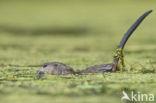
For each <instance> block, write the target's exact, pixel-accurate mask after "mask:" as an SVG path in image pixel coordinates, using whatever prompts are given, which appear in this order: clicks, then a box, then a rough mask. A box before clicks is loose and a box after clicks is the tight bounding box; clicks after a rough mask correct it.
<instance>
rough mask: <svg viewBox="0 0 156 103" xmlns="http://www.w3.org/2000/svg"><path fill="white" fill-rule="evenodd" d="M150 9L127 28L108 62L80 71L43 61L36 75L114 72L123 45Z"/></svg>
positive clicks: (64, 65) (121, 58) (120, 58)
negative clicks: (111, 60) (111, 59)
mask: <svg viewBox="0 0 156 103" xmlns="http://www.w3.org/2000/svg"><path fill="white" fill-rule="evenodd" d="M151 12H152V10H150V11H147V12H145V13H144V14H143V15H142V16H141V17H140V18H139V19H137V21H136V22H135V23H134V24H133V25H132V26H131V27H130V28H129V29H128V31H127V32H126V33H125V35H124V36H123V38H122V40H121V41H120V44H119V46H118V47H117V50H116V55H115V56H114V60H113V62H112V63H109V64H101V65H95V66H91V67H88V68H86V69H84V70H82V71H79V72H75V71H74V70H73V68H72V67H69V66H67V65H66V64H63V63H60V62H50V63H45V64H44V65H43V66H42V68H41V69H40V70H38V71H37V74H36V75H37V76H40V75H41V74H52V75H66V74H82V73H102V72H114V71H116V70H117V69H118V66H117V65H118V61H119V60H121V63H122V64H123V65H124V61H123V49H124V46H125V44H126V42H127V40H128V39H129V37H130V36H131V34H132V33H133V32H134V31H135V29H136V28H137V27H138V26H139V24H140V23H141V22H142V21H143V20H144V19H145V17H146V16H147V15H149V14H150V13H151Z"/></svg>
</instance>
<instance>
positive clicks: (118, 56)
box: [113, 10, 152, 64]
mask: <svg viewBox="0 0 156 103" xmlns="http://www.w3.org/2000/svg"><path fill="white" fill-rule="evenodd" d="M151 12H152V10H149V11H147V12H145V13H144V14H143V15H142V16H140V17H139V18H138V19H137V21H136V22H135V23H134V24H133V25H132V26H131V27H130V28H129V29H128V31H127V32H126V33H125V35H124V36H123V38H122V40H121V41H120V44H119V46H118V47H117V50H116V54H115V56H114V60H113V62H114V63H115V64H118V61H119V59H122V56H123V55H122V52H123V49H124V46H125V44H126V42H127V40H128V39H129V37H130V36H131V34H132V33H133V32H134V31H135V29H136V28H137V27H138V26H139V24H140V23H141V22H142V21H143V20H144V19H145V17H146V16H148V15H149V14H150V13H151ZM121 62H123V61H122V60H121Z"/></svg>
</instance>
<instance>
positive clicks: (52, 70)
mask: <svg viewBox="0 0 156 103" xmlns="http://www.w3.org/2000/svg"><path fill="white" fill-rule="evenodd" d="M74 73H75V72H74V70H73V69H72V68H71V67H69V66H67V65H65V64H63V63H59V62H51V63H45V64H43V66H42V67H41V69H40V70H38V71H37V74H36V75H37V76H39V75H42V74H52V75H66V74H74Z"/></svg>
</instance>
